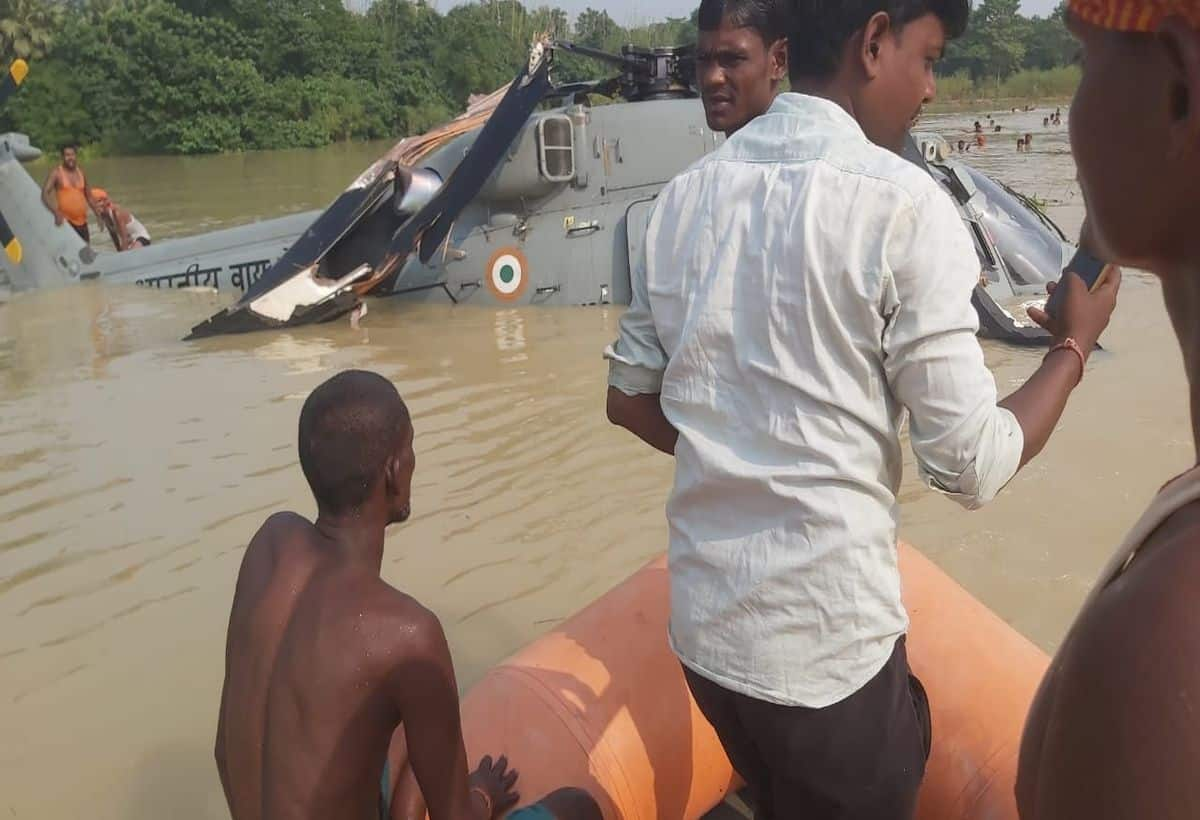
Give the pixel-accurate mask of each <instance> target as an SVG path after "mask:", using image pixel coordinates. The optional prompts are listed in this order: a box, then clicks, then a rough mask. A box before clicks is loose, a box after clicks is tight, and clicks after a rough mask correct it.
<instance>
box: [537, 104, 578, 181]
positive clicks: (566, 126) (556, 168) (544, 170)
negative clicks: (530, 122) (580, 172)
mask: <svg viewBox="0 0 1200 820" xmlns="http://www.w3.org/2000/svg"><path fill="white" fill-rule="evenodd" d="M547 123H550V124H552V125H553V126H554V127H553V128H551V130H550V138H549V139H547V134H546V125H547ZM564 133H565V134H566V137H567V142H566V144H563V140H562V135H563V134H564ZM537 141H538V171H539V172H541V175H542V177H544V178H545V179H546V180H547V181H549V182H570V181H571V180H573V179H575V176H576V169H575V123H574V122H573V121H572V120H571V118H570V117H569V116H567V115H566V114H548V115H546V116H544V117H542V118H541V119H539V120H538V124H537ZM564 162H565V163H566V167H565V168H564V167H563V165H564Z"/></svg>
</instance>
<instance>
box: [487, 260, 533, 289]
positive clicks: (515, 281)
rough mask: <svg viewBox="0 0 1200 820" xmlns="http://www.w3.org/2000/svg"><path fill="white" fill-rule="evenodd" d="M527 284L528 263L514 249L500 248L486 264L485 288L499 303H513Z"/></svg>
mask: <svg viewBox="0 0 1200 820" xmlns="http://www.w3.org/2000/svg"><path fill="white" fill-rule="evenodd" d="M528 283H529V261H528V260H527V259H526V258H525V254H523V253H521V251H519V250H517V249H516V248H501V249H500V250H498V251H496V252H495V253H494V254H492V258H491V260H490V261H489V262H488V269H487V286H488V290H490V291H491V292H492V295H493V296H495V297H496V298H497V299H499V300H500V301H501V302H515V301H517V300H518V299H520V298H521V296H522V295H524V293H525V287H526V285H528Z"/></svg>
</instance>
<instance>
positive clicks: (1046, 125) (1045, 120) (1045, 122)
mask: <svg viewBox="0 0 1200 820" xmlns="http://www.w3.org/2000/svg"><path fill="white" fill-rule="evenodd" d="M1042 127H1043V128H1049V127H1050V118H1049V117H1045V118H1043V119H1042Z"/></svg>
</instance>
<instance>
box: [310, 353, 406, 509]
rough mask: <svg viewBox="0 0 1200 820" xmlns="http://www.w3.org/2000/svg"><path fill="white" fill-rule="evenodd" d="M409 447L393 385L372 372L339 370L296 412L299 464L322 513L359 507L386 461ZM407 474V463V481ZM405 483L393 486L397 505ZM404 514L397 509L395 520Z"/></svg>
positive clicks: (378, 479) (377, 483) (401, 407)
mask: <svg viewBox="0 0 1200 820" xmlns="http://www.w3.org/2000/svg"><path fill="white" fill-rule="evenodd" d="M411 446H412V422H411V420H410V419H409V415H408V408H407V407H406V406H405V405H404V400H403V399H401V398H400V394H399V393H398V392H397V391H396V388H395V386H393V385H392V383H391V382H390V381H388V380H387V379H385V378H383V377H382V376H379V375H377V374H375V373H367V372H365V371H362V370H347V371H345V372H343V373H339V374H338V375H336V376H334V377H333V378H332V379H330V380H329V381H327V382H325V383H324V384H322V385H321V386H320V387H318V388H317V389H316V390H314V391H313V392H312V395H310V396H309V397H308V400H307V401H305V402H304V409H303V410H301V411H300V467H301V469H303V470H304V477H305V478H307V479H308V485H309V487H311V488H312V493H313V497H314V498H316V500H317V506H318V507H319V508H320V510H321V511H322V512H325V513H331V514H335V515H337V514H342V513H346V512H351V511H353V510H356V509H359V508H360V507H362V506H363V505H364V504H365V503H366V502H367V500H368V499H369V498H370V497H371V494H372V493H373V492H375V491H376V490H377V489H378V488H380V486H381V484H382V483H383V479H384V474H385V472H386V471H387V469H388V467H389V461H390V460H392V459H393V458H400V459H402V460H404V459H405V456H406V455H407V454H410V453H411ZM403 466H404V465H401V467H402V468H403ZM411 477H412V467H411V464H409V465H408V468H407V481H411ZM407 481H406V482H405V486H404V487H397V488H393V489H394V490H395V491H397V492H402V494H403V495H404V496H405V498H404V499H403V503H402V506H403V507H407V503H408V500H407V494H408V486H407ZM400 513H403V515H401V514H400ZM406 516H407V510H400V511H398V512H397V520H402V519H403V517H406Z"/></svg>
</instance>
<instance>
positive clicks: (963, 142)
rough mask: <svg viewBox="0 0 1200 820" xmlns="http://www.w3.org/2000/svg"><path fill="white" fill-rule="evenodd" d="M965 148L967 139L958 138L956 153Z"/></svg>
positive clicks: (961, 151)
mask: <svg viewBox="0 0 1200 820" xmlns="http://www.w3.org/2000/svg"><path fill="white" fill-rule="evenodd" d="M966 150H967V141H966V140H959V141H958V153H960V154H961V153H963V152H965V151H966Z"/></svg>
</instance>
